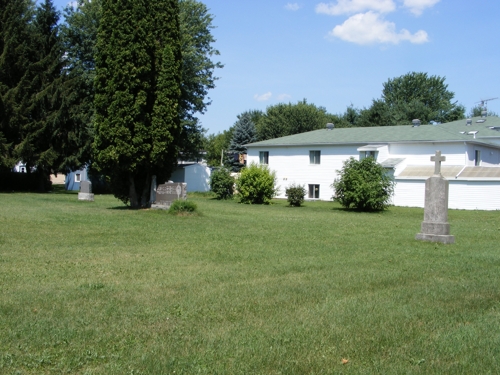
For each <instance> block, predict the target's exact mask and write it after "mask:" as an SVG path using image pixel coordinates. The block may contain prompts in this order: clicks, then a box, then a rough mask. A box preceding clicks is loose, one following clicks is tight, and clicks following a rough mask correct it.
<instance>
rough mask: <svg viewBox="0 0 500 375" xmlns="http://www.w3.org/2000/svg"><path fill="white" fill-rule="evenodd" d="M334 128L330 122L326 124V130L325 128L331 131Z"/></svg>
mask: <svg viewBox="0 0 500 375" xmlns="http://www.w3.org/2000/svg"><path fill="white" fill-rule="evenodd" d="M334 127H335V125H334V124H332V123H331V122H329V123H328V124H326V128H327V129H328V130H332V129H333V128H334Z"/></svg>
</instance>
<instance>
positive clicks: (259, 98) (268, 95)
mask: <svg viewBox="0 0 500 375" xmlns="http://www.w3.org/2000/svg"><path fill="white" fill-rule="evenodd" d="M271 96H273V94H272V93H271V91H269V92H266V93H265V94H262V95H259V94H255V95H254V96H253V97H254V99H255V100H257V101H258V102H265V101H266V100H269V99H271Z"/></svg>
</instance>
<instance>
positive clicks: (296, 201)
mask: <svg viewBox="0 0 500 375" xmlns="http://www.w3.org/2000/svg"><path fill="white" fill-rule="evenodd" d="M285 195H286V196H287V201H288V204H289V205H290V206H294V207H300V206H301V205H302V203H304V196H305V195H306V189H305V187H304V186H302V185H296V184H292V185H290V186H289V187H288V188H287V189H286V190H285Z"/></svg>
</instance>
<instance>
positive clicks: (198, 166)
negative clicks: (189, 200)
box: [170, 162, 211, 192]
mask: <svg viewBox="0 0 500 375" xmlns="http://www.w3.org/2000/svg"><path fill="white" fill-rule="evenodd" d="M210 175H211V169H210V168H209V167H207V165H206V164H205V163H189V162H184V163H179V164H178V165H177V169H176V170H175V171H174V172H173V173H172V176H170V180H172V181H173V182H185V183H187V191H188V192H194V191H200V192H205V191H209V190H210Z"/></svg>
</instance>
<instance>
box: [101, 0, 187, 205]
mask: <svg viewBox="0 0 500 375" xmlns="http://www.w3.org/2000/svg"><path fill="white" fill-rule="evenodd" d="M178 14H179V8H178V2H177V0H150V1H143V2H139V1H133V0H103V1H102V17H101V22H100V24H99V31H98V39H97V55H96V85H95V90H96V94H95V110H96V114H95V140H94V145H93V149H94V153H95V165H96V167H97V168H98V169H99V170H100V171H102V172H104V173H105V174H106V175H107V176H108V177H109V179H110V182H111V189H112V191H113V193H114V195H115V196H116V197H117V198H119V199H121V200H122V201H123V202H125V203H128V202H130V205H131V206H132V207H134V208H138V207H145V206H147V204H148V201H149V192H150V184H151V176H152V175H157V177H158V179H159V181H162V180H164V179H165V178H166V177H168V176H170V174H171V172H172V170H173V168H174V167H175V165H176V163H177V155H178V150H179V140H180V133H181V126H180V118H179V113H180V98H181V89H180V84H181V49H180V33H179V19H178Z"/></svg>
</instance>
